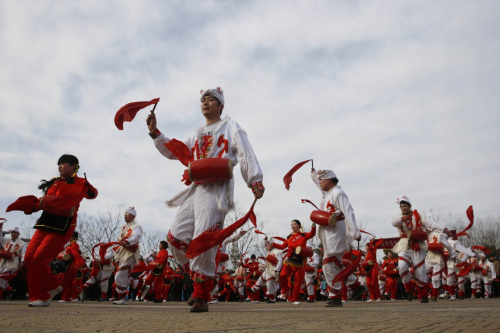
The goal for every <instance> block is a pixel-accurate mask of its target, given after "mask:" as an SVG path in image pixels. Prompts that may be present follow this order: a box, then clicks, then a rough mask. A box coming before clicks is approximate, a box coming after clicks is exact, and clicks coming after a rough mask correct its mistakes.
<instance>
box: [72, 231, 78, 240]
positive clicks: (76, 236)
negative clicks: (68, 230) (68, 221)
mask: <svg viewBox="0 0 500 333" xmlns="http://www.w3.org/2000/svg"><path fill="white" fill-rule="evenodd" d="M73 237H74V238H75V239H78V231H73Z"/></svg>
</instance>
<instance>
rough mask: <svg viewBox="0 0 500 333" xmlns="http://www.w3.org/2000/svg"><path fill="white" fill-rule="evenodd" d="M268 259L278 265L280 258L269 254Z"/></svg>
mask: <svg viewBox="0 0 500 333" xmlns="http://www.w3.org/2000/svg"><path fill="white" fill-rule="evenodd" d="M266 260H267V261H268V262H269V263H270V264H271V265H273V266H276V265H277V264H278V262H279V260H278V258H276V257H275V256H273V255H272V254H268V255H267V257H266Z"/></svg>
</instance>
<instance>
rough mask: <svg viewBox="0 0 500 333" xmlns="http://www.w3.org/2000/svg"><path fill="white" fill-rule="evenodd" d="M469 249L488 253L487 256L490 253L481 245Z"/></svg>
mask: <svg viewBox="0 0 500 333" xmlns="http://www.w3.org/2000/svg"><path fill="white" fill-rule="evenodd" d="M470 248H471V249H474V250H481V251H483V252H484V253H488V254H490V253H491V251H490V250H489V249H488V248H487V247H485V246H481V245H474V246H471V247H470Z"/></svg>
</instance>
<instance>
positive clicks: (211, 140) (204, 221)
mask: <svg viewBox="0 0 500 333" xmlns="http://www.w3.org/2000/svg"><path fill="white" fill-rule="evenodd" d="M169 141H170V139H169V138H167V137H166V136H164V135H163V134H160V135H159V136H158V137H157V138H156V139H155V140H154V143H155V146H156V148H157V149H158V150H159V151H160V153H161V154H162V155H164V156H165V157H167V158H169V159H173V160H175V159H177V158H176V156H175V155H174V154H172V153H171V152H170V151H169V150H168V149H167V148H166V147H165V143H167V142H169ZM185 144H186V145H187V147H188V148H189V149H190V150H191V152H192V153H193V155H194V157H195V159H202V158H227V159H230V160H231V163H232V165H233V166H234V165H236V164H238V163H239V164H240V170H241V174H242V176H243V179H244V180H245V182H246V183H247V185H248V187H250V188H252V187H254V188H256V187H257V188H258V187H260V188H262V179H263V176H262V171H261V169H260V166H259V163H258V161H257V158H256V156H255V154H254V152H253V149H252V147H251V145H250V142H249V141H248V138H247V135H246V133H245V131H244V130H243V129H242V128H241V127H240V126H239V125H238V124H237V123H236V122H235V121H233V120H231V119H230V118H229V117H226V118H224V119H222V120H220V121H218V122H216V123H214V124H211V125H207V126H202V127H200V128H198V130H197V131H196V132H195V134H194V135H193V136H191V137H190V138H189V139H188V140H187V141H185ZM233 189H234V178H232V179H229V180H226V181H220V182H216V183H207V184H203V185H195V184H191V185H189V187H188V188H187V189H185V190H184V191H182V192H181V193H180V194H178V195H177V196H175V197H174V198H173V199H172V200H169V201H167V205H168V206H170V207H175V206H180V207H179V210H178V211H177V214H176V216H175V219H174V221H173V222H172V226H171V228H170V232H169V234H168V237H167V240H168V242H169V243H170V244H171V245H172V246H171V247H170V250H171V251H172V253H173V255H174V256H175V259H176V261H177V262H178V263H180V264H181V265H183V266H184V265H186V264H187V263H188V262H189V264H190V269H191V271H193V272H195V274H197V275H198V278H199V279H202V280H204V279H207V278H210V277H213V276H215V271H216V267H215V256H216V254H217V247H214V248H212V249H210V250H208V251H207V252H205V253H203V254H201V255H199V256H198V257H196V258H194V259H192V260H189V259H187V258H186V257H185V251H186V249H187V246H188V245H189V243H190V242H191V240H192V239H193V238H196V237H197V236H199V235H200V234H201V233H203V232H205V231H206V230H213V231H215V230H219V229H221V228H222V227H223V224H224V219H225V216H226V214H227V212H228V211H229V210H230V209H231V208H233V207H234V201H233Z"/></svg>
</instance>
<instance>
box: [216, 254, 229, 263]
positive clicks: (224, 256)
mask: <svg viewBox="0 0 500 333" xmlns="http://www.w3.org/2000/svg"><path fill="white" fill-rule="evenodd" d="M217 257H219V261H220V262H223V261H228V260H229V254H227V253H222V252H220V253H219V254H218V255H217Z"/></svg>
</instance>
